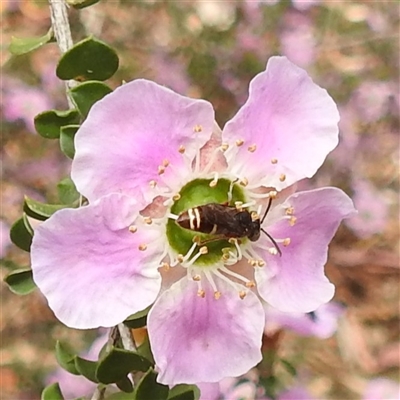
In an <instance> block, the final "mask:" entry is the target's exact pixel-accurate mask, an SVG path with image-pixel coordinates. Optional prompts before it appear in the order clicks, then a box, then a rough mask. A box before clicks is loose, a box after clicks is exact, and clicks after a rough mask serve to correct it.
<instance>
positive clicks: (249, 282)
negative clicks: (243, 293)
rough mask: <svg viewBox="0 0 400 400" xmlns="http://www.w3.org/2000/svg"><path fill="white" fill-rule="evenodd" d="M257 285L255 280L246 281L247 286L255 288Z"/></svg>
mask: <svg viewBox="0 0 400 400" xmlns="http://www.w3.org/2000/svg"><path fill="white" fill-rule="evenodd" d="M255 286H256V283H255V282H254V281H248V282H246V287H248V288H253V287H255Z"/></svg>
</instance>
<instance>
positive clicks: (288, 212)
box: [285, 207, 294, 215]
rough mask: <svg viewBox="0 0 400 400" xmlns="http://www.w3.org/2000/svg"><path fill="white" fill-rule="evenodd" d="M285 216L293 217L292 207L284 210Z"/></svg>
mask: <svg viewBox="0 0 400 400" xmlns="http://www.w3.org/2000/svg"><path fill="white" fill-rule="evenodd" d="M285 214H286V215H293V214H294V207H288V208H287V209H286V210H285Z"/></svg>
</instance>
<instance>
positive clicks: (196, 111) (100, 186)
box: [72, 79, 214, 206]
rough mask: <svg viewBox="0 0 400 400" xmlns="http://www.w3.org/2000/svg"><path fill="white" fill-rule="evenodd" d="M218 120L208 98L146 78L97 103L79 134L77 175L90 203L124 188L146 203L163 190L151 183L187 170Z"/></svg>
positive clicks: (74, 168)
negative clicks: (194, 96)
mask: <svg viewBox="0 0 400 400" xmlns="http://www.w3.org/2000/svg"><path fill="white" fill-rule="evenodd" d="M213 123H214V110H213V108H212V106H211V104H210V103H208V102H206V101H204V100H194V99H190V98H188V97H184V96H181V95H179V94H177V93H175V92H173V91H172V90H169V89H167V88H165V87H163V86H160V85H157V84H156V83H154V82H151V81H147V80H144V79H138V80H135V81H132V82H130V83H126V84H125V85H123V86H121V87H119V88H118V89H116V90H115V91H114V92H113V93H111V94H109V95H108V96H106V97H104V98H103V99H102V100H101V101H99V102H97V103H96V104H95V105H94V106H93V107H92V109H91V111H90V113H89V116H88V118H87V119H86V121H85V122H84V123H83V124H82V126H81V128H80V129H79V131H78V132H77V134H76V137H75V146H76V155H75V158H74V161H73V163H72V179H73V180H74V182H75V184H76V187H77V189H78V190H79V192H81V193H82V194H83V195H84V196H85V197H87V198H88V199H89V201H94V200H96V199H98V198H99V197H101V196H103V195H105V194H109V193H111V192H121V193H124V194H126V195H131V196H133V197H135V198H138V201H139V202H140V203H141V204H142V206H144V205H146V202H149V201H151V200H152V199H153V198H154V197H155V196H156V194H157V193H156V192H155V191H154V190H152V189H151V188H150V187H149V182H150V181H153V180H154V181H156V182H157V183H158V184H159V186H163V184H164V183H167V184H171V182H172V183H174V182H175V184H177V183H176V181H177V177H176V175H175V174H176V173H179V172H180V171H182V172H183V173H187V168H188V163H190V162H191V161H192V160H193V158H194V157H195V155H196V152H197V150H198V149H199V148H200V147H201V146H203V145H204V144H205V143H206V141H207V140H208V139H209V138H210V136H211V133H212V129H213ZM180 146H183V147H184V148H185V154H184V155H182V154H181V153H180V152H179V151H178V149H179V148H180ZM168 162H169V163H170V165H171V167H169V168H168V167H165V166H164V163H168ZM159 167H163V168H165V173H164V174H163V175H162V176H161V175H160V174H159ZM142 196H144V199H143V198H142Z"/></svg>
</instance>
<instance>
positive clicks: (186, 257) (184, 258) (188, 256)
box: [180, 243, 197, 263]
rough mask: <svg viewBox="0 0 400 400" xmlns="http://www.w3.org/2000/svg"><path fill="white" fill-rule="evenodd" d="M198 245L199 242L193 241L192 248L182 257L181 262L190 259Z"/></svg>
mask: <svg viewBox="0 0 400 400" xmlns="http://www.w3.org/2000/svg"><path fill="white" fill-rule="evenodd" d="M196 247H197V243H193V244H192V245H191V246H190V249H189V251H188V252H187V253H186V255H185V256H184V257H182V259H181V261H180V262H181V263H183V262H185V261H186V260H188V259H189V258H190V257H191V255H192V254H193V252H194V250H195V248H196Z"/></svg>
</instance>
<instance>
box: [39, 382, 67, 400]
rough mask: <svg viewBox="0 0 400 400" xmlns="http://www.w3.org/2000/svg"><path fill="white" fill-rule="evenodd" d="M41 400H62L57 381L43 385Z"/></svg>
mask: <svg viewBox="0 0 400 400" xmlns="http://www.w3.org/2000/svg"><path fill="white" fill-rule="evenodd" d="M41 400H64V397H63V395H62V393H61V389H60V385H59V384H58V383H53V384H51V385H49V386H47V387H45V388H44V390H43V392H42V396H41Z"/></svg>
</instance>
